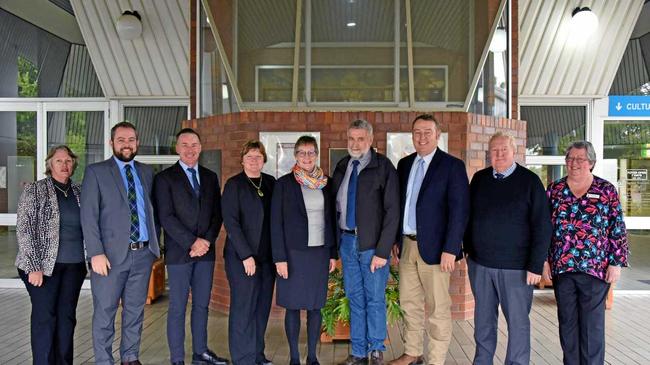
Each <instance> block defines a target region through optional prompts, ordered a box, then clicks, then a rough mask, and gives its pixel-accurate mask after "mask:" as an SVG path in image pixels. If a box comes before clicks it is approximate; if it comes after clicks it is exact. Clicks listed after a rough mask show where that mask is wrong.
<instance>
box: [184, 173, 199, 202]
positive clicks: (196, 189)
mask: <svg viewBox="0 0 650 365" xmlns="http://www.w3.org/2000/svg"><path fill="white" fill-rule="evenodd" d="M187 171H189V172H190V174H191V175H192V190H194V196H196V197H197V198H198V197H199V196H200V195H201V185H199V179H197V178H196V170H194V169H193V168H191V167H190V168H188V169H187Z"/></svg>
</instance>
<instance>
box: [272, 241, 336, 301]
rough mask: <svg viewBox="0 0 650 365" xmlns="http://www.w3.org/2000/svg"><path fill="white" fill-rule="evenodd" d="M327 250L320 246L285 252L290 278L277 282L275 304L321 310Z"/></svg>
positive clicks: (327, 272)
mask: <svg viewBox="0 0 650 365" xmlns="http://www.w3.org/2000/svg"><path fill="white" fill-rule="evenodd" d="M329 259H330V251H329V249H328V248H325V247H323V246H319V247H308V248H307V249H304V250H288V252H287V265H288V269H289V277H288V278H287V279H282V278H281V277H279V276H278V277H277V280H276V297H275V301H276V303H277V304H278V305H279V306H281V307H284V308H286V309H308V310H311V309H320V308H323V306H325V300H326V299H327V279H328V275H329Z"/></svg>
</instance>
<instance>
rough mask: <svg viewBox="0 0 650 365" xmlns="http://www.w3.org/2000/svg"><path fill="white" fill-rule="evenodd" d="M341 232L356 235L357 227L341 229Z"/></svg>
mask: <svg viewBox="0 0 650 365" xmlns="http://www.w3.org/2000/svg"><path fill="white" fill-rule="evenodd" d="M341 232H343V233H347V234H351V235H353V236H357V235H358V234H357V229H356V228H355V229H342V230H341Z"/></svg>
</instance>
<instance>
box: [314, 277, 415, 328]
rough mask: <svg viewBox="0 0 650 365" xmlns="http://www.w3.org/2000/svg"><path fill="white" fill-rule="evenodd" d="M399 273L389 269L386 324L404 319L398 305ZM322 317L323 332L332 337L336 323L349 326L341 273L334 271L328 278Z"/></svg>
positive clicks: (348, 311)
mask: <svg viewBox="0 0 650 365" xmlns="http://www.w3.org/2000/svg"><path fill="white" fill-rule="evenodd" d="M398 283H399V273H398V271H397V268H396V267H393V266H391V267H390V277H389V279H388V284H387V285H386V315H387V319H388V323H391V324H392V323H395V322H397V321H399V320H401V319H402V318H403V317H404V311H403V310H402V308H401V307H400V305H399V290H398ZM321 314H322V315H323V324H322V326H323V331H324V332H326V333H327V334H328V335H330V336H332V335H333V334H334V330H335V327H336V324H337V323H338V322H340V323H345V324H347V325H349V324H350V302H349V301H348V298H347V297H346V296H345V289H343V272H341V270H339V269H335V270H334V271H333V272H332V273H331V274H330V276H329V282H328V296H327V301H326V302H325V306H324V307H323V308H322V309H321Z"/></svg>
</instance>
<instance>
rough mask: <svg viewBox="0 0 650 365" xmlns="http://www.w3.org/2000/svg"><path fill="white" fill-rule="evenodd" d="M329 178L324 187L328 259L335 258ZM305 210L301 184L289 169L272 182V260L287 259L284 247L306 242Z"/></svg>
mask: <svg viewBox="0 0 650 365" xmlns="http://www.w3.org/2000/svg"><path fill="white" fill-rule="evenodd" d="M331 189H332V180H331V179H328V181H327V185H326V186H325V187H324V188H323V199H324V201H325V212H324V215H325V247H329V248H330V258H333V259H336V258H338V254H337V249H338V248H337V245H336V240H335V238H334V237H335V232H334V229H335V226H336V224H335V221H334V220H335V209H334V204H333V201H332V199H330V198H329V197H330V196H331V194H332V191H331ZM308 223H309V222H308V221H307V209H306V208H305V200H304V199H303V197H302V191H301V187H300V184H299V183H298V182H297V181H296V179H295V178H294V176H293V172H290V173H288V174H286V175H284V176H282V177H281V178H279V179H278V181H277V182H276V183H275V189H274V190H273V199H272V200H271V248H272V253H273V262H284V261H287V250H304V249H306V248H307V247H308V246H307V244H308V241H309V224H308Z"/></svg>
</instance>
